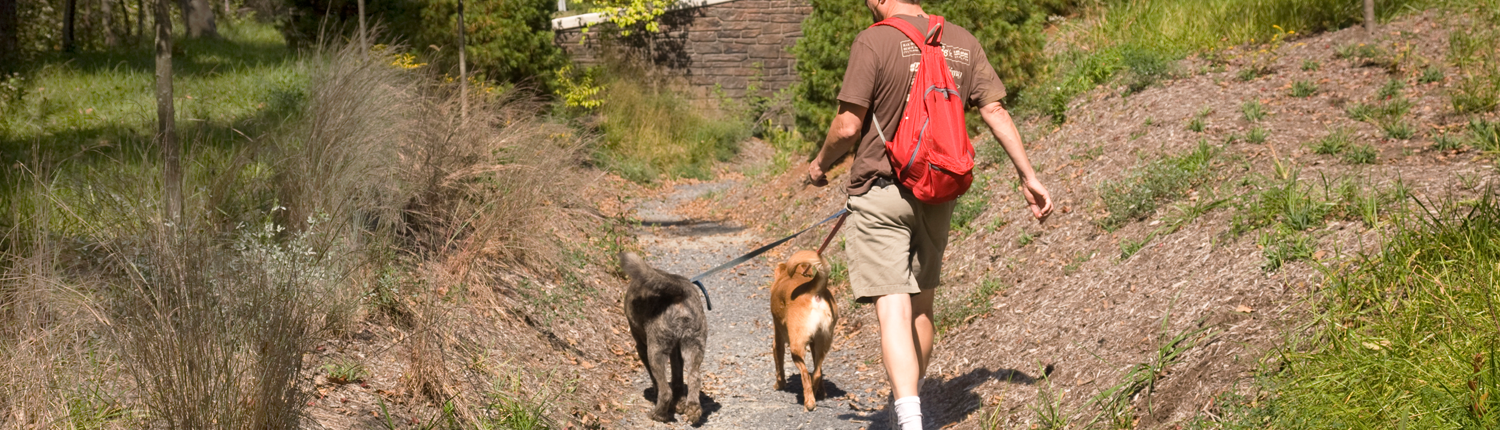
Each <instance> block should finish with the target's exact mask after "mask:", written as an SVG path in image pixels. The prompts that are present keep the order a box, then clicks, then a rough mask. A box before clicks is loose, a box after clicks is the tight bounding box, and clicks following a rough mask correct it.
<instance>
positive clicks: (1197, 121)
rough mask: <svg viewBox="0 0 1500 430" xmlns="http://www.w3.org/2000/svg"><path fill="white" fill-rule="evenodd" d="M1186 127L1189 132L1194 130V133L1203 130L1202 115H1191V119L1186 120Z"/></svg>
mask: <svg viewBox="0 0 1500 430" xmlns="http://www.w3.org/2000/svg"><path fill="white" fill-rule="evenodd" d="M1187 129H1188V131H1191V132H1194V133H1202V132H1203V118H1202V117H1193V119H1191V120H1188V124H1187Z"/></svg>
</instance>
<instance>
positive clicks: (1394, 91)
mask: <svg viewBox="0 0 1500 430" xmlns="http://www.w3.org/2000/svg"><path fill="white" fill-rule="evenodd" d="M1404 89H1406V82H1405V81H1402V80H1400V79H1396V78H1391V79H1390V80H1387V81H1385V84H1384V85H1381V86H1380V90H1378V91H1376V92H1375V98H1377V99H1380V100H1388V99H1392V98H1396V97H1399V96H1400V95H1401V91H1402V90H1404Z"/></svg>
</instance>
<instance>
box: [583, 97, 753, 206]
mask: <svg viewBox="0 0 1500 430" xmlns="http://www.w3.org/2000/svg"><path fill="white" fill-rule="evenodd" d="M616 73H617V77H615V78H614V79H612V80H610V81H608V84H607V86H606V87H605V90H604V93H605V96H604V100H605V103H604V106H603V107H602V108H601V109H600V111H599V112H600V115H601V116H603V118H604V120H603V123H602V124H601V125H600V129H601V130H602V131H603V134H604V142H603V144H602V145H600V147H599V150H598V152H597V155H596V157H597V158H598V159H600V160H601V161H602V163H603V165H604V166H605V167H607V168H608V169H610V170H612V171H614V172H616V173H618V174H619V175H620V176H623V177H625V178H626V179H630V180H632V181H636V182H653V181H656V180H658V179H659V178H661V177H689V178H699V179H706V178H709V177H711V176H712V174H713V172H712V166H713V164H714V163H717V162H721V161H727V160H728V159H729V158H730V157H732V156H734V154H736V153H737V152H738V151H739V144H740V142H742V141H743V140H744V139H746V138H749V137H750V127H749V126H748V125H747V124H746V123H745V121H743V120H741V119H739V118H732V117H730V116H729V115H728V114H727V113H713V112H710V113H708V114H704V113H703V111H701V110H697V109H694V108H693V107H692V105H691V103H689V102H688V101H687V100H684V99H683V98H682V96H680V95H678V94H676V93H675V92H673V91H671V90H669V89H667V88H665V85H664V84H655V83H651V82H649V81H647V80H646V79H645V78H642V77H638V76H644V75H639V74H635V73H632V72H628V71H619V72H616Z"/></svg>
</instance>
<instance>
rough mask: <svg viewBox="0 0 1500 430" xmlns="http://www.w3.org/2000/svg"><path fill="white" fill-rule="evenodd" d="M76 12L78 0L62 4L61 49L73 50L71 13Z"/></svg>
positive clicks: (75, 13) (70, 0) (69, 0)
mask: <svg viewBox="0 0 1500 430" xmlns="http://www.w3.org/2000/svg"><path fill="white" fill-rule="evenodd" d="M77 14H78V0H68V3H67V5H66V6H63V42H62V43H63V51H67V52H73V15H77Z"/></svg>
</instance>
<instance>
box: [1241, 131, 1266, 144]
mask: <svg viewBox="0 0 1500 430" xmlns="http://www.w3.org/2000/svg"><path fill="white" fill-rule="evenodd" d="M1270 135H1271V132H1270V131H1267V130H1266V129H1265V127H1250V131H1248V132H1246V133H1245V142H1249V143H1254V144H1257V145H1258V144H1262V143H1266V138H1267V137H1269V136H1270Z"/></svg>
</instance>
